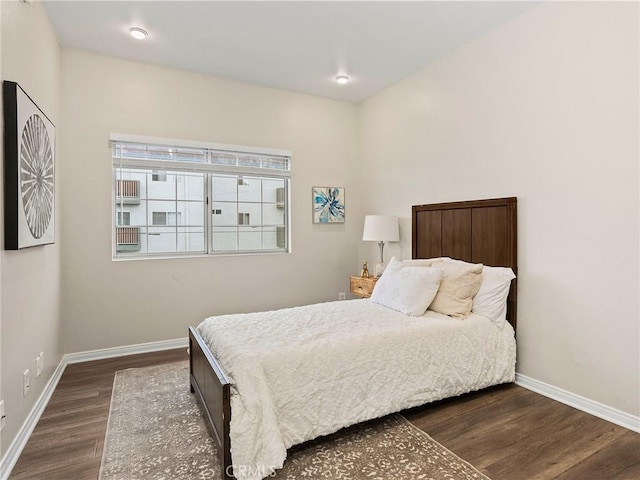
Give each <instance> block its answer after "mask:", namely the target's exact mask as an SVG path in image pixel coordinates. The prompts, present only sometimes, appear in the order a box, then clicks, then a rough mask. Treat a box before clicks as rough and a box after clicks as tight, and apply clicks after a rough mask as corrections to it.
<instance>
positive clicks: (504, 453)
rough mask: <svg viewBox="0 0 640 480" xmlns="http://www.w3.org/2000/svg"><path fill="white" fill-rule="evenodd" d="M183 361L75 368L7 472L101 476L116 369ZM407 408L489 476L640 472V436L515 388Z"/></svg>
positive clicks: (169, 358) (633, 475) (81, 479)
mask: <svg viewBox="0 0 640 480" xmlns="http://www.w3.org/2000/svg"><path fill="white" fill-rule="evenodd" d="M183 359H187V354H186V351H185V349H179V350H171V351H165V352H158V353H150V354H143V355H132V356H128V357H120V358H115V359H109V360H99V361H95V362H87V363H81V364H73V365H69V366H68V367H67V369H66V370H65V372H64V375H63V376H62V378H61V380H60V383H59V384H58V387H57V388H56V391H55V392H54V394H53V396H52V397H51V401H50V402H49V405H48V406H47V408H46V410H45V412H44V413H43V415H42V418H41V419H40V421H39V422H38V425H37V426H36V429H35V430H34V432H33V434H32V435H31V438H30V439H29V442H28V443H27V445H26V447H25V449H24V451H23V452H22V455H21V456H20V459H19V460H18V462H17V464H16V466H15V468H14V470H13V472H12V474H11V477H10V478H11V479H47V480H58V479H59V480H85V479H87V480H96V479H97V478H98V472H99V470H100V460H101V457H102V449H103V445H104V434H105V431H106V427H107V418H108V415H109V402H110V400H111V389H112V386H113V376H114V373H115V372H116V371H117V370H122V369H125V368H135V367H144V366H149V365H156V364H159V363H168V362H173V361H177V360H183ZM403 414H404V415H405V417H406V418H407V419H409V420H410V421H411V422H412V423H413V424H414V425H416V426H417V427H418V428H420V429H422V430H424V431H426V432H427V433H429V435H431V437H432V438H434V439H435V440H437V441H438V442H440V443H441V444H442V445H444V446H445V447H447V448H449V449H450V450H451V451H453V452H454V453H456V454H457V455H459V456H460V457H462V458H463V459H465V460H466V461H468V462H469V463H471V464H472V465H474V466H475V467H476V468H478V469H479V470H480V471H482V472H483V473H485V474H486V475H487V476H489V477H490V478H491V479H492V480H534V479H540V480H542V479H544V480H551V479H556V480H614V479H615V480H620V479H625V480H626V479H629V480H632V479H633V480H636V479H639V478H640V434H637V433H634V432H631V431H629V430H627V429H625V428H622V427H618V426H617V425H614V424H612V423H609V422H606V421H604V420H600V419H599V418H596V417H593V416H591V415H588V414H586V413H583V412H580V411H578V410H576V409H573V408H571V407H568V406H566V405H563V404H561V403H558V402H556V401H554V400H550V399H548V398H546V397H543V396H541V395H538V394H536V393H533V392H531V391H529V390H526V389H524V388H521V387H518V386H516V385H504V386H499V387H494V388H491V389H488V390H484V391H482V392H476V393H471V394H467V395H464V396H462V397H458V398H455V399H450V400H444V401H441V402H436V403H434V404H430V405H426V406H423V407H419V408H415V409H412V410H408V411H405V412H403ZM398 480H400V479H398Z"/></svg>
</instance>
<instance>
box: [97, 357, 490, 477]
mask: <svg viewBox="0 0 640 480" xmlns="http://www.w3.org/2000/svg"><path fill="white" fill-rule="evenodd" d="M269 478H275V479H277V480H295V479H324V478H327V479H340V480H361V479H362V480H365V479H366V480H403V479H406V480H441V479H442V480H444V479H447V480H452V479H454V480H471V479H473V480H489V479H488V478H487V477H486V476H485V475H483V474H482V473H480V472H479V471H478V470H476V469H475V468H473V467H472V466H471V465H470V464H468V463H467V462H465V461H464V460H462V459H460V458H459V457H457V456H456V455H455V454H453V453H451V452H450V451H449V450H447V449H446V448H444V447H443V446H442V445H440V444H439V443H437V442H436V441H435V440H433V439H432V438H431V437H429V436H428V435H427V434H426V433H424V432H422V431H421V430H419V429H418V428H416V427H414V426H413V425H411V423H409V422H408V421H407V420H406V419H405V418H404V417H402V416H401V415H398V414H395V415H389V416H387V417H384V418H381V419H377V420H373V421H370V422H365V423H362V424H359V425H355V426H353V427H350V428H346V429H343V430H341V431H339V432H337V433H335V434H333V435H329V436H327V437H322V438H320V439H317V440H314V441H311V442H307V443H305V444H303V445H300V446H296V447H293V448H292V449H291V450H290V451H289V454H288V458H287V461H286V462H285V465H284V467H283V468H282V469H281V470H278V471H277V472H276V474H275V476H272V477H269ZM146 479H154V480H179V479H180V480H182V479H184V480H191V479H193V480H196V479H197V480H207V479H214V480H220V466H219V463H218V460H217V455H216V451H215V447H214V445H213V441H212V440H211V437H210V436H209V432H208V430H207V427H206V425H205V423H204V418H203V416H202V411H201V409H200V407H199V405H198V404H197V402H196V400H195V397H194V396H193V395H192V394H191V393H190V390H189V365H188V362H177V363H170V364H166V365H159V366H154V367H146V368H134V369H129V370H122V371H119V372H116V375H115V380H114V384H113V393H112V398H111V407H110V412H109V422H108V426H107V433H106V436H105V446H104V452H103V456H102V465H101V467H100V477H99V480H146Z"/></svg>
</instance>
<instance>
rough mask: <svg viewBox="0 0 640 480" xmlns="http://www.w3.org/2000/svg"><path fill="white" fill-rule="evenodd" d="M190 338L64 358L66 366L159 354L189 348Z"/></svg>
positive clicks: (97, 351)
mask: <svg viewBox="0 0 640 480" xmlns="http://www.w3.org/2000/svg"><path fill="white" fill-rule="evenodd" d="M188 346H189V339H188V338H186V337H185V338H176V339H173V340H163V341H161V342H149V343H139V344H137V345H127V346H125V347H113V348H103V349H101V350H89V351H87V352H78V353H68V354H66V355H65V356H64V357H62V361H63V362H64V363H65V365H69V364H72V363H80V362H91V361H93V360H103V359H105V358H115V357H124V356H126V355H137V354H139V353H150V352H159V351H162V350H173V349H174V348H183V347H184V348H187V347H188Z"/></svg>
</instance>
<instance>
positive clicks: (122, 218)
mask: <svg viewBox="0 0 640 480" xmlns="http://www.w3.org/2000/svg"><path fill="white" fill-rule="evenodd" d="M118 225H131V213H130V212H118Z"/></svg>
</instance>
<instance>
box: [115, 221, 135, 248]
mask: <svg viewBox="0 0 640 480" xmlns="http://www.w3.org/2000/svg"><path fill="white" fill-rule="evenodd" d="M116 250H117V251H119V252H122V251H132V250H140V227H117V228H116Z"/></svg>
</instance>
